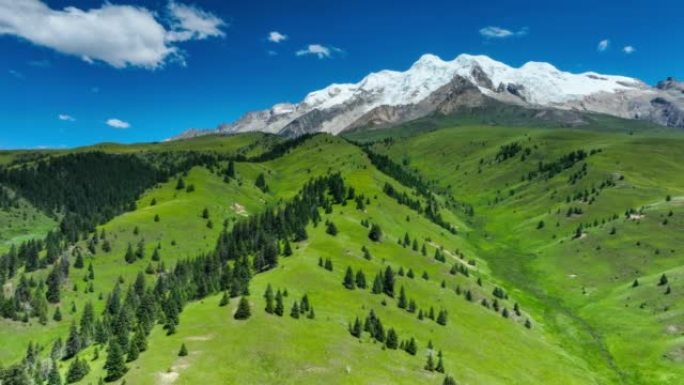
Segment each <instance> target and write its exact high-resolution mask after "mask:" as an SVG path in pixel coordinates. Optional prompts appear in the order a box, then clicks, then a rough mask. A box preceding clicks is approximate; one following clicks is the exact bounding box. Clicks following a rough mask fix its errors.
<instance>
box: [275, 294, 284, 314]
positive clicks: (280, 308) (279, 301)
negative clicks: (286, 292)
mask: <svg viewBox="0 0 684 385" xmlns="http://www.w3.org/2000/svg"><path fill="white" fill-rule="evenodd" d="M275 300H276V304H275V309H274V310H273V312H274V313H275V314H276V315H277V316H279V317H282V316H283V313H285V304H283V293H281V292H280V290H278V291H277V292H276V296H275Z"/></svg>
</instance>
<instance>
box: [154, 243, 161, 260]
mask: <svg viewBox="0 0 684 385" xmlns="http://www.w3.org/2000/svg"><path fill="white" fill-rule="evenodd" d="M160 260H161V255H159V247H158V246H157V247H155V248H154V251H153V252H152V261H154V262H159V261H160Z"/></svg>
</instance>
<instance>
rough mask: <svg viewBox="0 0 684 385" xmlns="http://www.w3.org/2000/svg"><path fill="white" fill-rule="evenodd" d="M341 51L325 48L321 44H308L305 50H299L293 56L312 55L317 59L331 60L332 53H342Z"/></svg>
mask: <svg viewBox="0 0 684 385" xmlns="http://www.w3.org/2000/svg"><path fill="white" fill-rule="evenodd" d="M342 52H343V51H342V50H341V49H339V48H336V47H332V46H330V47H326V46H324V45H321V44H309V46H308V47H306V48H305V49H300V50H299V51H297V52H296V53H295V54H296V55H297V56H306V55H314V56H318V58H319V59H326V58H331V57H332V56H333V54H334V53H342Z"/></svg>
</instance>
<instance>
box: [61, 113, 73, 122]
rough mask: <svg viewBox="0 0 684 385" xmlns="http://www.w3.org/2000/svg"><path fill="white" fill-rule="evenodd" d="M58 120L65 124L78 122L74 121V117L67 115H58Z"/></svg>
mask: <svg viewBox="0 0 684 385" xmlns="http://www.w3.org/2000/svg"><path fill="white" fill-rule="evenodd" d="M57 119H59V120H61V121H63V122H73V121H75V120H76V119H74V117H73V116H71V115H67V114H59V115H57Z"/></svg>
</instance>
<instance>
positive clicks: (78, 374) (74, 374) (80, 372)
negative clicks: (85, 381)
mask: <svg viewBox="0 0 684 385" xmlns="http://www.w3.org/2000/svg"><path fill="white" fill-rule="evenodd" d="M88 372H90V365H88V362H86V361H85V360H81V359H79V358H78V357H76V359H74V360H73V361H72V362H71V364H70V365H69V370H68V371H67V375H66V383H67V384H71V383H74V382H78V381H80V380H81V379H82V378H83V377H85V376H86V374H88Z"/></svg>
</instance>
